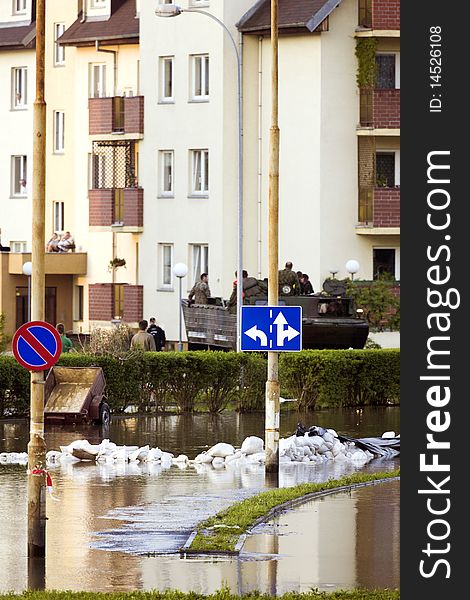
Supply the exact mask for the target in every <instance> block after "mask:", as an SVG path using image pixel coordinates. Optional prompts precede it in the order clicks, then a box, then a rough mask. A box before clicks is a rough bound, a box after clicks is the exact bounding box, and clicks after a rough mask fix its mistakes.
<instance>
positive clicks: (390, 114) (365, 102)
mask: <svg viewBox="0 0 470 600" xmlns="http://www.w3.org/2000/svg"><path fill="white" fill-rule="evenodd" d="M359 98H360V111H359V119H360V126H361V127H374V128H375V129H399V128H400V90H399V89H383V90H373V89H366V88H363V89H361V90H360V95H359Z"/></svg>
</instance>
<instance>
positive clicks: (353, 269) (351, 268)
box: [346, 259, 359, 281]
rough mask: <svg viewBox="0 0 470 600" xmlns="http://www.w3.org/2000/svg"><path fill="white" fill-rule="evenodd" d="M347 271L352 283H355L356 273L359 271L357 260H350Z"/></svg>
mask: <svg viewBox="0 0 470 600" xmlns="http://www.w3.org/2000/svg"><path fill="white" fill-rule="evenodd" d="M346 271H347V272H348V273H349V274H350V275H351V281H354V273H357V272H358V271H359V263H358V262H357V260H354V259H351V260H348V262H347V263H346Z"/></svg>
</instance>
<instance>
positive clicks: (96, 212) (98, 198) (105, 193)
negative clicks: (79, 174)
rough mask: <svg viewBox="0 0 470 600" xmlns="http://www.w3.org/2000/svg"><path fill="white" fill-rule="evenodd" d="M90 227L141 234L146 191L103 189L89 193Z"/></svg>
mask: <svg viewBox="0 0 470 600" xmlns="http://www.w3.org/2000/svg"><path fill="white" fill-rule="evenodd" d="M88 199H89V211H90V212H89V225H90V227H113V226H115V227H116V226H117V227H121V228H123V230H125V231H127V232H129V231H131V232H132V231H133V232H136V233H137V232H141V231H142V229H143V225H144V190H143V189H142V188H139V187H135V188H101V189H92V190H89V191H88Z"/></svg>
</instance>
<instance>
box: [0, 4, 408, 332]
mask: <svg viewBox="0 0 470 600" xmlns="http://www.w3.org/2000/svg"><path fill="white" fill-rule="evenodd" d="M160 4H171V3H169V2H167V1H166V0H161V2H160ZM5 6H6V5H5V3H2V4H1V9H0V10H1V11H3V12H0V65H1V70H0V76H1V77H2V79H3V81H4V89H8V90H9V94H5V95H4V97H3V101H1V103H0V119H1V120H2V124H4V128H5V131H6V133H7V135H6V136H5V139H6V140H7V141H8V143H6V144H4V145H3V146H2V150H1V152H2V154H1V160H0V169H1V171H0V175H1V177H0V194H1V197H0V227H1V242H2V244H3V245H4V246H6V245H9V246H10V247H11V251H10V252H9V253H5V252H3V253H0V261H1V263H0V265H1V268H0V283H1V284H2V285H1V289H2V292H1V302H0V310H1V311H2V312H4V313H6V315H7V330H8V331H9V332H10V333H11V332H13V331H14V330H15V328H16V327H17V326H19V325H20V324H21V323H22V322H24V321H25V320H26V310H27V297H26V295H27V283H28V282H27V278H26V277H25V276H24V275H23V274H22V265H23V263H24V262H25V261H26V260H29V259H30V254H28V251H29V250H30V242H31V240H30V236H31V226H30V219H31V197H30V192H29V189H28V180H29V179H30V177H31V173H32V170H31V169H32V165H31V155H32V140H31V135H30V134H31V130H32V102H33V101H34V98H33V97H32V95H31V94H32V92H33V89H34V65H35V58H34V18H35V12H34V2H33V3H32V4H31V0H25V2H21V1H20V0H19V1H18V2H13V4H12V6H13V9H12V7H11V6H9V7H8V10H7V9H6V8H5ZM23 6H24V8H23ZM156 6H157V2H140V1H139V0H77V2H61V1H60V0H50V1H49V2H48V4H47V18H46V20H47V27H46V102H47V190H46V237H47V238H48V237H49V235H50V233H51V232H52V231H59V232H62V231H66V230H68V231H71V232H72V234H73V236H74V238H75V242H76V249H75V252H73V253H68V254H67V255H52V254H48V255H46V272H47V275H46V288H47V291H46V296H47V297H48V298H49V299H48V301H47V302H46V313H47V314H46V319H47V320H49V321H50V322H52V323H55V322H57V321H58V320H61V321H64V322H65V324H66V328H67V329H69V330H74V331H75V332H79V331H82V332H86V333H87V332H89V331H90V330H91V329H92V328H93V327H97V326H99V327H103V326H111V323H112V322H113V321H114V322H117V321H120V320H122V321H124V322H127V323H129V324H131V325H132V326H135V325H136V324H137V322H138V320H139V319H140V318H142V317H144V316H145V317H150V316H157V318H158V320H159V322H160V323H161V324H162V325H163V327H164V328H165V330H166V333H167V338H168V339H169V340H177V339H178V319H179V295H178V283H179V282H178V280H177V278H175V276H174V274H173V267H174V265H175V264H176V263H177V262H184V263H185V264H186V265H187V266H188V275H187V276H186V277H185V278H184V279H183V295H186V293H187V291H188V290H189V289H190V288H191V287H192V285H193V284H194V282H195V281H197V280H198V278H199V276H200V274H201V273H202V272H208V273H209V284H210V288H211V291H212V295H213V296H223V297H228V296H229V294H230V292H231V288H232V281H233V278H234V271H235V270H236V268H237V250H238V233H239V232H238V126H239V123H238V114H237V102H238V87H237V60H236V55H235V53H234V48H233V46H232V42H234V43H235V45H236V46H237V48H238V52H239V53H240V57H241V59H242V63H243V86H242V96H243V122H242V126H243V162H244V188H243V204H244V206H243V209H244V221H243V249H244V268H246V269H247V270H248V271H249V273H250V274H251V275H255V276H258V277H264V276H266V274H267V261H268V257H267V222H268V219H267V198H268V148H269V127H270V119H271V48H270V2H269V0H261V1H259V2H256V3H255V4H253V0H239V1H237V2H233V1H230V0H184V1H183V2H182V8H183V9H184V11H183V13H182V14H180V15H178V16H175V17H174V18H167V19H163V18H159V17H157V16H156V15H155V7H156ZM5 11H6V12H5ZM191 11H193V12H192V13H191ZM196 11H197V14H194V13H195V12H196ZM201 12H206V13H209V14H210V15H211V16H212V17H213V18H208V17H207V15H203V14H199V13H201ZM214 18H215V19H218V20H219V21H220V22H222V23H223V24H224V25H225V26H226V27H227V28H228V31H229V32H230V34H231V37H232V40H231V39H230V37H229V36H228V35H227V31H224V28H223V27H221V26H220V24H217V23H216V22H214ZM279 36H280V39H279V123H280V130H281V151H280V218H279V232H280V245H279V259H280V263H281V264H282V263H284V262H285V261H286V260H292V261H293V263H294V268H295V269H296V270H297V269H300V270H303V271H304V272H307V273H309V275H310V279H311V281H312V282H313V285H314V288H315V290H319V289H320V288H321V284H322V282H323V280H324V279H325V278H326V277H328V276H329V275H330V274H331V272H334V273H335V274H336V276H337V277H344V276H346V275H347V272H346V269H345V263H346V261H347V260H349V259H356V260H358V261H359V263H360V270H359V273H358V274H357V277H359V278H361V279H372V278H374V277H376V276H377V275H378V274H380V273H383V272H386V273H389V274H391V275H393V276H395V277H396V278H397V279H399V276H400V271H399V259H400V235H399V234H400V211H399V205H400V187H399V186H400V129H399V127H400V89H399V87H400V79H399V72H400V67H399V65H400V59H399V57H400V45H399V42H400V29H399V1H398V0H342V1H339V2H338V1H335V2H330V1H328V0H325V1H322V0H321V1H317V0H315V1H314V0H296V2H291V1H289V0H279ZM371 57H372V58H371ZM144 99H145V101H144ZM144 108H145V110H144ZM144 131H145V135H144ZM11 207H13V210H12V209H11ZM19 216H21V218H19Z"/></svg>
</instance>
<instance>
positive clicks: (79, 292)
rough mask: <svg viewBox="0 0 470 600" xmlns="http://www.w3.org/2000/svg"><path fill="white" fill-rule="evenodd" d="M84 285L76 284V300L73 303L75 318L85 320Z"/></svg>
mask: <svg viewBox="0 0 470 600" xmlns="http://www.w3.org/2000/svg"><path fill="white" fill-rule="evenodd" d="M83 297H84V296H83V285H76V286H75V299H74V300H75V301H74V303H73V320H74V321H83Z"/></svg>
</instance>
